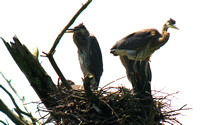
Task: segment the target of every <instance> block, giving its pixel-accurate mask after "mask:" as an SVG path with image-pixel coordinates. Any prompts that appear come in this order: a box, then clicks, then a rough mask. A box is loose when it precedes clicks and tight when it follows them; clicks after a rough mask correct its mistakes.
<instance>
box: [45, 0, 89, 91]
mask: <svg viewBox="0 0 200 125" xmlns="http://www.w3.org/2000/svg"><path fill="white" fill-rule="evenodd" d="M91 2H92V0H88V1H87V2H86V3H85V4H84V5H83V6H82V7H81V8H80V9H79V10H78V12H77V13H76V14H75V15H74V17H73V18H72V19H71V20H70V22H69V23H68V24H67V25H66V26H65V27H64V28H63V30H62V31H61V32H60V34H59V35H58V36H57V38H56V40H55V41H54V44H53V46H52V47H51V49H50V51H49V52H48V53H45V52H43V53H44V54H45V55H46V57H47V58H48V59H49V61H50V63H51V65H52V66H53V68H54V70H55V71H56V73H57V75H58V76H59V78H60V79H61V81H62V83H64V84H65V85H66V88H67V89H72V87H71V85H70V83H69V82H67V80H66V79H65V77H64V75H63V74H62V72H61V70H60V69H59V67H58V65H57V64H56V62H55V60H54V58H53V54H54V52H55V49H56V46H57V45H58V43H59V42H60V39H61V38H62V36H63V35H64V33H65V32H66V30H67V29H68V28H69V27H70V26H71V25H72V24H73V23H74V21H75V20H76V18H77V17H78V16H79V15H80V13H81V12H82V11H83V10H85V9H86V8H87V6H88V5H89V4H90V3H91Z"/></svg>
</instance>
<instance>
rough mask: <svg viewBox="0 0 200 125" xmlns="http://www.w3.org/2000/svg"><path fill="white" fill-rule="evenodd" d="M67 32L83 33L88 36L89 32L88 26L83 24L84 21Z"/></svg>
mask: <svg viewBox="0 0 200 125" xmlns="http://www.w3.org/2000/svg"><path fill="white" fill-rule="evenodd" d="M66 33H75V34H81V35H83V36H88V35H89V32H88V30H87V29H86V27H85V26H84V25H83V23H81V24H79V25H78V26H76V27H74V28H73V29H68V30H67V31H66Z"/></svg>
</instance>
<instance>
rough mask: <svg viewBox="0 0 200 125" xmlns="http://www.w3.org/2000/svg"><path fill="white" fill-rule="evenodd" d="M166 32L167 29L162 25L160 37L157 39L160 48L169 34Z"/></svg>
mask: <svg viewBox="0 0 200 125" xmlns="http://www.w3.org/2000/svg"><path fill="white" fill-rule="evenodd" d="M167 30H168V27H167V26H166V25H164V26H163V28H162V32H161V35H162V37H160V38H159V43H160V45H159V46H160V47H161V46H163V45H164V44H165V43H166V42H167V41H168V39H169V33H168V32H167Z"/></svg>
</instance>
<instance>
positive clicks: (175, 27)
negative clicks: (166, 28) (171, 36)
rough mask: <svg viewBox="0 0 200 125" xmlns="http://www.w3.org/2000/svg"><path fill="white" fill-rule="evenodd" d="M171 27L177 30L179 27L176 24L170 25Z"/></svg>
mask: <svg viewBox="0 0 200 125" xmlns="http://www.w3.org/2000/svg"><path fill="white" fill-rule="evenodd" d="M171 28H174V29H177V30H179V28H178V27H177V26H175V25H173V26H171Z"/></svg>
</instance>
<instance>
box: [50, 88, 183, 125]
mask: <svg viewBox="0 0 200 125" xmlns="http://www.w3.org/2000/svg"><path fill="white" fill-rule="evenodd" d="M154 93H155V94H154V95H153V96H154V97H153V98H151V99H150V98H146V99H145V98H144V100H142V101H141V100H140V99H139V98H137V97H136V96H135V94H134V93H133V92H132V90H130V89H127V88H125V87H107V88H103V89H101V90H98V91H95V92H94V94H95V95H96V97H98V99H99V101H97V102H91V101H90V100H89V99H88V98H87V96H86V93H85V91H84V90H67V89H60V91H59V92H58V93H56V94H52V96H53V97H55V98H57V103H59V104H60V105H59V106H57V107H54V108H53V109H52V111H51V112H53V114H54V118H56V123H55V124H67V125H88V124H89V125H94V124H100V125H161V124H164V123H166V122H167V123H170V124H174V123H175V124H181V123H180V122H179V121H178V120H177V118H176V116H177V115H179V114H180V111H181V110H183V109H184V107H185V105H184V106H183V107H181V108H179V109H175V110H174V109H172V106H171V99H170V97H172V96H173V94H167V93H162V92H154ZM158 93H161V94H162V95H160V96H156V94H158ZM58 97H59V99H58ZM149 99H150V100H152V101H153V103H152V104H149V105H144V104H143V103H142V102H143V101H145V100H148V101H149Z"/></svg>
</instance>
